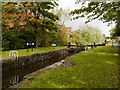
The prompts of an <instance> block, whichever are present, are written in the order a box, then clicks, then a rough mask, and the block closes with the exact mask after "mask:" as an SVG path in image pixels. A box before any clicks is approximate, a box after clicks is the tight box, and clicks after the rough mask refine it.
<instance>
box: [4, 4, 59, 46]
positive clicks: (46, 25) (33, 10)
mask: <svg viewBox="0 0 120 90" xmlns="http://www.w3.org/2000/svg"><path fill="white" fill-rule="evenodd" d="M55 6H57V3H56V2H20V3H14V2H6V3H3V16H4V17H3V25H5V24H6V23H8V22H10V21H14V25H16V26H14V29H16V30H19V29H21V28H25V29H27V30H31V31H33V32H34V33H35V34H36V48H38V37H39V33H41V32H42V30H47V31H48V30H50V31H51V30H56V28H57V27H56V25H55V23H54V22H55V21H56V20H57V19H58V17H57V16H56V15H54V14H53V13H51V12H49V10H50V9H53V8H54V7H55ZM21 21H26V24H25V25H24V26H20V25H19V23H20V22H21ZM18 26H19V27H18Z"/></svg>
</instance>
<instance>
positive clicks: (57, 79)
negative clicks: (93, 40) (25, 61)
mask: <svg viewBox="0 0 120 90" xmlns="http://www.w3.org/2000/svg"><path fill="white" fill-rule="evenodd" d="M66 62H71V63H76V65H75V66H59V67H58V68H54V69H52V70H50V71H47V72H45V73H43V74H40V75H38V76H37V77H36V75H33V76H32V77H29V78H28V79H26V80H24V81H22V83H21V84H19V83H18V84H16V85H15V86H13V87H12V88H118V54H116V53H115V52H114V50H113V48H112V47H110V46H100V47H98V48H95V49H93V50H88V51H83V52H80V53H79V54H77V55H75V56H73V57H69V58H67V59H66ZM28 83H29V84H28Z"/></svg>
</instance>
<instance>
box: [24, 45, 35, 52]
mask: <svg viewBox="0 0 120 90" xmlns="http://www.w3.org/2000/svg"><path fill="white" fill-rule="evenodd" d="M26 45H27V52H28V48H29V46H30V45H31V46H32V52H33V46H34V43H26Z"/></svg>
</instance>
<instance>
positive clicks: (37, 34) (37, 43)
mask: <svg viewBox="0 0 120 90" xmlns="http://www.w3.org/2000/svg"><path fill="white" fill-rule="evenodd" d="M36 48H38V33H36Z"/></svg>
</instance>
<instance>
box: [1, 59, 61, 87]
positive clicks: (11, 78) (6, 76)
mask: <svg viewBox="0 0 120 90" xmlns="http://www.w3.org/2000/svg"><path fill="white" fill-rule="evenodd" d="M57 61H60V60H58V59H56V60H50V61H47V62H42V61H39V62H35V63H32V64H30V65H27V66H24V67H21V68H17V69H13V70H9V71H2V88H8V87H10V86H11V85H14V84H16V83H18V82H20V81H22V80H23V79H24V76H25V75H27V74H30V73H32V72H34V71H36V70H39V69H42V68H44V67H46V66H49V65H51V64H53V63H55V62H57Z"/></svg>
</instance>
